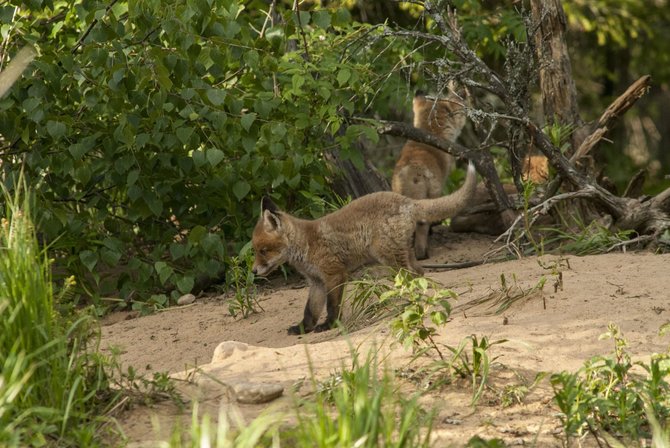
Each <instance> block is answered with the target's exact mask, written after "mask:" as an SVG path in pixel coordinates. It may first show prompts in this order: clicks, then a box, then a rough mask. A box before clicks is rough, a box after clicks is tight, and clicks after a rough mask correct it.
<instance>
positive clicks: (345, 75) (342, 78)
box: [337, 68, 351, 87]
mask: <svg viewBox="0 0 670 448" xmlns="http://www.w3.org/2000/svg"><path fill="white" fill-rule="evenodd" d="M349 78H351V71H350V70H349V69H348V68H343V69H341V70H340V71H339V72H338V73H337V83H338V84H339V85H340V87H342V86H344V85H345V84H346V83H347V81H349Z"/></svg>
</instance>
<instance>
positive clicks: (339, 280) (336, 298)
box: [314, 275, 346, 333]
mask: <svg viewBox="0 0 670 448" xmlns="http://www.w3.org/2000/svg"><path fill="white" fill-rule="evenodd" d="M345 281H346V278H345V276H343V275H334V276H332V277H330V278H329V279H328V281H327V283H326V288H327V290H328V293H327V298H328V303H327V305H326V309H327V311H328V315H327V316H326V321H325V322H324V323H322V324H319V325H317V326H316V327H315V328H314V331H315V332H317V333H318V332H320V331H327V330H330V329H331V328H333V325H335V322H337V320H338V319H339V318H340V310H341V308H342V293H343V292H344V282H345Z"/></svg>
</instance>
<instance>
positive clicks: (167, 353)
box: [102, 229, 670, 446]
mask: <svg viewBox="0 0 670 448" xmlns="http://www.w3.org/2000/svg"><path fill="white" fill-rule="evenodd" d="M491 242H492V239H491V238H490V237H486V236H482V235H476V234H453V233H449V232H446V231H445V230H443V229H438V230H437V231H436V232H434V234H433V235H432V236H431V248H432V257H431V259H430V260H427V261H426V262H430V263H445V262H447V263H454V262H462V261H471V260H477V259H480V258H481V256H482V255H483V254H484V253H485V252H487V251H488V250H490V249H491V247H492V246H491ZM669 266H670V254H666V255H654V254H651V253H647V252H644V253H630V252H629V253H625V254H624V253H616V254H607V255H597V256H586V257H576V256H572V255H569V256H557V255H556V256H554V255H551V256H544V257H542V258H541V259H539V260H538V258H535V257H533V258H526V259H521V260H513V261H506V262H500V263H494V264H485V265H481V266H476V267H471V268H467V269H459V270H451V271H438V270H428V273H427V276H429V277H430V278H432V279H434V280H436V281H438V282H440V283H441V284H443V285H444V286H445V287H449V288H451V289H453V290H454V291H456V292H457V293H458V294H459V298H458V300H457V301H455V302H454V309H453V312H452V314H451V318H450V321H449V322H448V323H447V325H446V326H445V327H444V329H443V330H442V331H441V332H440V334H439V337H438V338H437V340H438V342H439V343H441V344H448V345H451V346H457V345H458V344H459V343H460V342H461V341H462V340H463V339H464V338H466V337H468V336H470V335H475V336H477V337H478V338H479V339H481V338H482V337H484V336H486V337H488V338H489V340H490V341H496V340H500V339H504V340H506V342H504V343H501V344H496V345H494V346H493V347H491V349H490V350H489V353H490V355H491V356H492V357H495V358H496V360H495V363H494V365H493V367H492V373H491V378H490V381H489V385H490V387H489V388H488V389H487V390H486V391H485V393H484V395H483V397H482V399H481V400H480V401H479V402H478V404H477V405H476V406H475V407H473V406H471V405H470V399H471V396H472V391H471V386H470V385H469V384H467V383H463V384H459V383H458V382H456V383H454V384H451V385H449V386H446V387H443V388H441V389H439V390H437V391H433V392H430V393H428V394H427V395H426V396H425V397H424V398H423V399H422V402H423V404H424V406H425V407H426V408H430V407H434V408H435V409H436V410H437V418H436V423H435V429H434V435H435V446H463V445H464V443H465V442H466V441H467V440H468V439H469V438H470V437H472V436H473V435H480V436H482V437H485V438H493V437H499V438H502V439H503V440H504V441H505V442H506V443H508V444H525V445H531V446H533V445H534V446H562V444H563V439H562V438H561V437H562V434H561V431H560V422H559V420H558V417H557V412H558V410H557V408H556V407H555V405H554V404H553V403H552V400H551V386H550V384H549V382H548V379H547V378H545V379H544V380H543V381H542V382H540V383H539V385H538V386H537V387H536V388H534V389H532V390H531V391H530V392H529V393H528V394H527V395H526V396H525V397H524V398H523V399H522V400H521V402H520V403H516V404H514V405H512V406H503V404H502V397H503V391H504V390H506V387H507V388H510V387H517V388H518V387H519V386H522V385H524V384H525V385H528V384H530V383H531V382H532V381H533V379H534V378H535V376H536V375H537V374H538V373H540V372H548V373H554V372H560V371H562V370H569V371H574V370H577V369H578V368H579V367H581V366H582V365H583V362H584V361H585V360H587V359H589V358H590V357H592V356H595V355H599V354H609V353H611V351H612V347H613V343H612V341H610V340H601V339H599V336H600V335H601V334H603V333H604V332H605V331H606V330H607V325H608V324H609V323H615V324H617V325H618V326H619V327H620V328H621V330H622V331H623V334H624V336H625V337H626V339H627V341H628V343H629V350H630V352H631V353H632V354H633V355H634V357H636V358H637V357H639V358H641V359H644V358H648V356H649V355H650V354H651V353H654V352H660V351H664V350H667V349H668V346H669V345H670V341H669V340H668V338H661V337H659V336H658V329H659V327H660V326H661V325H662V324H663V323H665V322H667V321H668V320H670V275H669V274H670V273H669V269H668V268H669ZM503 274H504V276H505V278H506V281H507V285H508V286H509V285H512V284H515V283H516V284H517V285H518V286H519V287H520V288H522V289H524V290H529V289H531V288H532V287H534V286H536V285H537V284H538V282H540V281H541V280H542V279H544V280H545V284H544V288H543V290H542V292H541V293H536V294H531V295H529V296H528V297H527V298H524V299H521V300H518V301H516V302H514V303H512V304H511V305H510V306H509V308H507V309H506V310H505V311H503V312H500V313H496V309H497V308H498V307H499V304H495V303H493V301H492V300H486V301H483V299H484V298H486V297H488V295H489V294H490V293H491V292H495V291H500V290H501V288H502V287H501V275H503ZM559 276H560V280H562V281H559ZM306 297H307V289H306V288H305V287H304V283H302V282H300V281H299V279H296V278H292V279H289V280H284V279H282V278H278V279H274V280H273V281H272V282H269V284H266V285H265V286H264V287H263V289H262V290H261V292H260V295H259V303H260V305H261V306H262V308H263V311H262V312H260V313H258V314H254V315H252V316H250V317H248V318H246V319H241V318H237V319H235V318H233V317H231V316H230V314H229V312H228V300H230V299H229V298H228V297H226V296H205V297H200V298H198V300H197V301H196V302H195V303H194V304H192V305H190V306H186V307H183V308H173V309H169V310H167V311H163V312H159V313H156V314H154V315H150V316H145V317H136V316H135V315H133V314H130V313H115V314H113V315H111V316H109V317H107V318H106V319H105V321H104V322H103V327H102V343H103V347H109V346H115V347H117V348H118V349H120V352H121V355H120V361H121V362H122V363H123V364H124V365H126V366H128V365H132V366H133V367H135V368H136V369H137V370H138V371H139V372H140V373H148V374H151V373H152V372H155V371H169V372H172V373H176V372H179V371H182V370H185V369H189V368H193V367H195V366H199V368H200V369H203V370H204V371H217V372H219V373H220V374H221V375H222V378H224V380H225V378H236V379H239V378H244V379H247V380H249V379H250V378H253V379H255V380H256V381H274V382H277V383H281V384H284V385H287V386H290V385H291V384H294V383H295V382H296V381H300V379H301V378H302V379H304V378H305V377H306V376H307V375H309V368H308V363H307V361H306V360H307V358H306V356H307V353H309V354H310V359H309V361H310V362H311V363H312V368H313V371H314V373H313V374H314V375H315V376H316V377H317V378H319V379H323V378H326V377H327V376H328V375H330V374H332V373H333V372H334V371H335V370H337V368H338V366H340V365H342V363H346V362H348V360H350V356H351V355H350V353H349V348H350V347H354V346H355V347H358V348H359V352H361V351H364V349H363V348H365V347H371V346H375V347H377V349H380V348H379V347H382V348H381V349H380V350H382V351H383V352H384V353H386V354H387V358H386V359H387V362H388V363H389V364H391V366H392V367H393V368H394V369H396V371H397V372H410V371H411V366H410V368H408V367H407V366H408V363H409V359H410V353H408V352H407V351H405V350H403V349H402V348H401V347H399V346H398V345H397V344H394V343H393V341H392V339H391V337H390V335H389V331H388V325H387V324H386V323H384V322H382V323H379V324H376V325H373V326H369V327H366V328H363V329H360V330H358V331H355V332H353V333H351V334H349V335H347V336H344V335H341V334H340V333H339V332H338V331H336V330H331V331H328V332H324V333H319V334H309V335H305V336H299V337H298V336H289V335H287V333H286V328H287V327H288V326H289V325H291V324H294V323H296V322H297V321H299V319H300V317H301V315H302V310H303V307H304V304H305V301H306ZM480 302H482V303H480ZM345 318H346V316H345ZM223 341H240V342H244V343H247V344H249V345H250V346H256V347H259V348H257V349H253V350H251V351H250V352H249V353H248V354H247V355H245V356H242V357H238V358H235V359H234V362H232V358H231V360H228V363H227V364H226V361H225V360H224V362H223V364H216V365H214V364H209V363H210V361H211V360H212V355H213V353H214V350H215V348H216V347H217V346H218V345H219V344H220V343H221V342H223ZM266 348H267V349H266ZM270 349H272V350H270ZM208 369H209V370H208ZM401 381H402V380H401ZM184 384H186V383H184ZM408 384H413V385H414V386H415V387H416V388H419V387H421V384H420V383H416V382H412V383H408ZM189 387H191V389H189ZM192 389H193V388H192V385H188V384H186V385H185V386H183V387H182V391H183V392H184V394H185V396H186V397H187V399H194V398H195V397H196V396H197V398H198V401H200V402H201V409H205V410H208V411H209V412H212V413H213V414H216V413H217V412H218V409H219V407H220V406H221V404H222V403H223V404H224V405H225V404H226V403H228V401H229V398H227V397H226V394H220V393H219V394H217V393H211V394H207V393H206V394H204V395H203V393H202V391H200V393H199V395H198V394H197V393H196V392H194V391H193V390H192ZM299 393H301V392H299ZM302 393H303V394H306V393H308V392H307V391H304V390H303V392H302ZM288 395H289V394H284V397H282V398H280V399H279V400H276V401H275V402H273V403H272V406H273V408H282V406H283V408H284V409H287V408H290V407H291V406H292V403H293V401H292V398H291V397H290V396H288ZM235 406H236V407H238V408H239V409H240V410H241V411H242V414H243V415H244V416H246V417H247V418H252V417H254V416H255V415H258V414H259V413H260V412H261V411H262V410H263V409H265V408H266V407H267V405H240V404H237V405H235ZM190 415H191V411H190V409H189V408H188V406H187V407H186V409H179V408H178V407H177V406H175V405H174V404H173V403H172V402H170V401H166V402H162V403H158V404H155V405H154V406H152V407H143V406H142V407H135V408H133V409H131V410H128V411H126V412H124V413H122V414H120V415H119V416H118V419H119V423H120V425H121V428H123V430H124V432H125V434H126V436H127V437H128V440H129V441H130V442H142V441H144V442H147V443H146V446H152V443H154V442H148V441H151V440H156V439H157V438H163V440H164V439H165V438H166V437H167V434H169V429H170V428H171V427H172V426H173V425H174V422H175V421H176V420H177V419H181V420H183V421H188V420H189V419H190ZM158 425H159V426H160V427H158ZM166 431H167V432H166ZM581 443H582V446H593V443H594V442H593V441H589V440H584V441H582V442H581Z"/></svg>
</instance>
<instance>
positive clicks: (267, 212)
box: [261, 196, 281, 232]
mask: <svg viewBox="0 0 670 448" xmlns="http://www.w3.org/2000/svg"><path fill="white" fill-rule="evenodd" d="M278 211H279V207H277V206H276V205H275V203H274V202H272V199H270V198H269V197H267V196H263V200H262V201H261V216H262V219H263V226H264V227H265V230H266V231H267V232H271V231H276V230H280V229H281V219H280V218H279V215H278V214H277V212H278Z"/></svg>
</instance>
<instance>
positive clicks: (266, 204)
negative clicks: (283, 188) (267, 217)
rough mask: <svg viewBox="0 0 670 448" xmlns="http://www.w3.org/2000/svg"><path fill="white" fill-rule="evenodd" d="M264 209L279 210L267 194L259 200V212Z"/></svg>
mask: <svg viewBox="0 0 670 448" xmlns="http://www.w3.org/2000/svg"><path fill="white" fill-rule="evenodd" d="M265 210H269V211H271V212H276V211H279V207H277V206H276V205H275V203H274V202H272V199H270V198H269V197H268V196H263V199H262V200H261V213H263V212H264V211H265Z"/></svg>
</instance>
